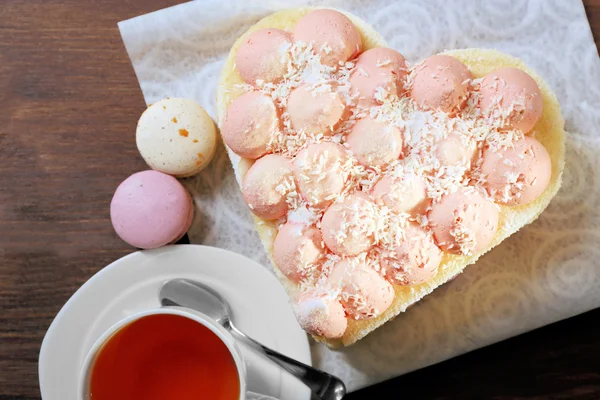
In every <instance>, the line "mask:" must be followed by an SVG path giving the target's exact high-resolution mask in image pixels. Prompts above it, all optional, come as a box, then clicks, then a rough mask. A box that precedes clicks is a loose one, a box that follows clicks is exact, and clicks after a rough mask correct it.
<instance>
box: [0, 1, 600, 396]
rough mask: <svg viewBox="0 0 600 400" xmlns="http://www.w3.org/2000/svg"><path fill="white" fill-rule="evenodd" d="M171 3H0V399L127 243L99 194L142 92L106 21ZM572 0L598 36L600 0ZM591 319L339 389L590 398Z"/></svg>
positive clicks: (126, 153)
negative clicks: (74, 299) (66, 309)
mask: <svg viewBox="0 0 600 400" xmlns="http://www.w3.org/2000/svg"><path fill="white" fill-rule="evenodd" d="M176 3H178V2H177V1H175V0H102V1H100V0H98V1H93V0H27V1H25V0H20V1H19V0H3V1H0V105H1V109H0V400H9V399H12V400H25V399H39V398H40V393H39V387H38V380H37V358H38V352H39V349H40V344H41V342H42V338H43V336H44V333H45V332H46V329H47V328H48V326H49V325H50V323H51V322H52V319H53V318H54V316H55V315H56V313H57V312H58V311H59V309H60V308H61V306H62V305H63V304H64V303H65V301H67V299H68V298H69V297H70V296H71V295H72V294H73V293H74V292H75V290H77V288H78V287H79V286H80V285H81V284H83V283H84V282H85V281H86V280H87V279H88V278H90V277H91V276H92V275H93V274H94V273H96V272H97V271H98V270H99V269H101V268H102V267H103V266H105V265H107V264H109V263H110V262H112V261H113V260H115V259H117V258H119V257H121V256H123V255H125V254H127V253H129V252H131V251H132V248H130V247H129V246H127V245H126V244H124V243H123V242H122V241H120V240H119V239H118V237H117V236H116V234H115V233H114V232H113V229H112V227H111V224H110V220H109V212H108V210H109V207H108V205H109V203H110V199H111V196H112V194H113V191H114V189H115V188H116V186H117V185H118V183H119V182H120V181H121V180H123V179H124V178H126V177H127V176H128V175H130V174H131V173H133V172H136V171H139V170H142V169H144V168H145V164H144V162H143V161H142V160H141V158H140V157H139V156H138V153H137V150H136V147H135V134H134V133H135V126H136V122H137V119H138V117H139V115H140V114H141V112H142V111H143V110H144V108H145V104H144V100H143V98H142V94H141V91H140V89H139V87H138V84H137V80H136V77H135V74H134V72H133V68H132V67H131V65H130V63H129V59H128V57H127V54H126V52H125V48H124V46H123V43H122V41H121V38H120V35H119V31H118V29H117V22H118V21H121V20H124V19H127V18H131V17H134V16H137V15H140V14H144V13H147V12H151V11H154V10H158V9H161V8H164V7H168V6H171V5H174V4H176ZM584 3H585V5H586V11H587V13H588V17H589V19H590V23H591V25H592V30H593V32H594V36H595V38H596V43H597V44H598V43H599V42H598V39H599V38H600V0H586V1H584ZM599 318H600V310H596V311H592V312H589V313H586V314H584V315H581V316H579V317H575V318H571V319H569V320H566V321H563V322H560V323H557V324H554V325H551V326H548V327H545V328H542V329H539V330H537V331H535V332H531V333H528V334H525V335H522V336H520V337H518V338H514V339H511V340H508V341H505V342H503V343H499V344H496V345H493V346H490V347H488V348H485V349H482V350H478V351H475V352H473V353H471V354H467V355H465V356H462V357H458V358H455V359H453V360H451V361H448V362H445V363H442V364H440V365H437V366H434V367H430V368H426V369H424V370H421V371H418V372H415V373H412V374H409V375H406V376H404V377H401V378H397V379H394V380H391V381H388V382H386V383H384V384H381V385H377V386H374V387H372V388H369V389H366V390H363V391H359V392H357V393H354V394H352V395H350V396H348V399H351V400H352V399H353V400H358V399H372V398H383V393H384V392H387V391H388V390H391V391H393V393H394V396H392V397H390V398H404V397H406V398H410V399H471V398H472V399H580V400H583V399H600V327H599V326H600V324H598V322H597V321H598V319H599ZM434 381H435V384H432V383H433V382H434ZM65 400H71V399H65ZM73 400H74V399H73Z"/></svg>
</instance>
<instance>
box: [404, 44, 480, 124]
mask: <svg viewBox="0 0 600 400" xmlns="http://www.w3.org/2000/svg"><path fill="white" fill-rule="evenodd" d="M471 78H472V75H471V72H470V71H469V69H468V68H467V66H466V65H464V64H463V63H461V62H460V61H458V60H457V59H456V58H454V57H450V56H446V55H441V54H440V55H436V56H431V57H429V58H427V59H426V60H425V61H423V62H422V63H421V64H420V65H418V66H417V67H416V68H415V71H414V76H413V82H412V89H411V92H410V96H411V97H412V98H413V100H414V101H415V102H416V103H417V105H418V106H419V107H421V108H423V109H433V110H439V111H443V112H447V113H455V112H457V111H460V110H461V109H462V108H463V106H464V104H465V102H466V100H467V97H468V83H469V80H470V79H471Z"/></svg>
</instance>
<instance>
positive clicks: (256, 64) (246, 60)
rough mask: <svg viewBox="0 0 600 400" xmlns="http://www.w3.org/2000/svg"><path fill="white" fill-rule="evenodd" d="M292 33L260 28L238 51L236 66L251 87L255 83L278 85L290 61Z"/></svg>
mask: <svg viewBox="0 0 600 400" xmlns="http://www.w3.org/2000/svg"><path fill="white" fill-rule="evenodd" d="M291 47H292V34H291V33H289V32H286V31H282V30H280V29H274V28H264V29H259V30H257V31H255V32H252V34H251V35H250V36H249V37H248V38H247V39H246V40H244V42H242V44H241V45H240V47H239V48H238V51H237V54H236V57H235V65H236V68H237V70H238V72H239V73H240V76H241V77H242V79H243V80H244V81H246V82H248V83H250V84H256V81H259V80H262V81H264V82H277V81H279V80H281V78H283V76H284V75H285V74H286V72H287V68H288V63H290V62H291V60H292V59H291V53H290V49H291Z"/></svg>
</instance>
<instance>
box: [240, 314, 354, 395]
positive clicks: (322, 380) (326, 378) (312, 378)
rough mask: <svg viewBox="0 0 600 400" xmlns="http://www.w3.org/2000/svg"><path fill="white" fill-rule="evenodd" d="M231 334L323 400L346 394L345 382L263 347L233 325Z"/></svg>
mask: <svg viewBox="0 0 600 400" xmlns="http://www.w3.org/2000/svg"><path fill="white" fill-rule="evenodd" d="M230 328H231V332H232V333H234V334H235V335H237V336H238V337H239V338H241V339H242V340H243V341H244V342H245V343H246V344H248V345H249V346H250V347H252V348H253V349H254V350H256V351H258V352H259V353H261V354H264V355H265V356H266V357H267V358H269V359H270V360H271V361H273V362H274V363H276V364H277V365H279V366H280V367H281V368H283V369H284V370H286V371H287V372H289V373H290V374H292V375H293V376H295V377H296V378H298V379H300V380H301V381H302V382H303V383H304V384H305V385H306V386H308V387H309V388H310V390H311V391H312V392H313V393H314V394H315V395H316V396H318V397H319V399H321V400H340V399H342V398H343V397H344V395H345V394H346V386H345V385H344V382H342V381H341V380H339V379H338V378H336V377H335V376H333V375H329V374H328V373H326V372H323V371H319V370H318V369H316V368H313V367H311V366H309V365H306V364H304V363H301V362H300V361H296V360H294V359H293V358H290V357H288V356H286V355H283V354H281V353H279V352H277V351H275V350H272V349H270V348H268V347H266V346H263V345H262V344H260V343H259V342H257V341H256V340H254V339H252V338H251V337H249V336H247V335H246V334H245V333H243V332H241V331H240V330H238V329H237V328H236V327H235V326H233V324H230Z"/></svg>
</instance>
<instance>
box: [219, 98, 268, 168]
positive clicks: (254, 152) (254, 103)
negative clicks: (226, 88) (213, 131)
mask: <svg viewBox="0 0 600 400" xmlns="http://www.w3.org/2000/svg"><path fill="white" fill-rule="evenodd" d="M278 127H279V117H278V115H277V108H276V107H275V103H273V100H272V99H271V98H270V97H269V96H266V95H264V94H261V93H259V92H248V93H244V94H243V95H241V96H240V97H238V98H237V99H235V100H234V101H233V102H232V103H231V104H230V105H229V108H227V113H226V115H225V120H224V121H223V125H222V126H221V135H223V141H224V142H225V144H226V145H227V146H229V148H231V150H233V152H234V153H236V154H237V155H239V156H241V157H245V158H250V159H256V158H259V157H260V156H263V155H265V154H266V153H267V150H268V144H269V141H270V140H271V137H272V136H273V135H274V133H275V132H276V131H277V129H278Z"/></svg>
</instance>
